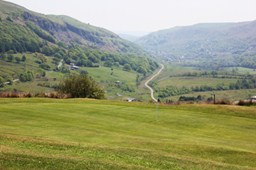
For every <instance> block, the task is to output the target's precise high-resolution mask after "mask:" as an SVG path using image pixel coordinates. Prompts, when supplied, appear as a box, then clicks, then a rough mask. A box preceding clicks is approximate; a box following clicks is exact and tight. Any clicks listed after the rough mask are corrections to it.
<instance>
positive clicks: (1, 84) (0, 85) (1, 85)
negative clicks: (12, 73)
mask: <svg viewBox="0 0 256 170" xmlns="http://www.w3.org/2000/svg"><path fill="white" fill-rule="evenodd" d="M1 87H4V79H3V78H2V77H0V88H1Z"/></svg>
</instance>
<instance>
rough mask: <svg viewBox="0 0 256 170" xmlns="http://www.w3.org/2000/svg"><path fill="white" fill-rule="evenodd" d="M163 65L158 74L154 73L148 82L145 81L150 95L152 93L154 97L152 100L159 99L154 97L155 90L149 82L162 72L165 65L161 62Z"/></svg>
mask: <svg viewBox="0 0 256 170" xmlns="http://www.w3.org/2000/svg"><path fill="white" fill-rule="evenodd" d="M160 65H161V68H160V70H159V71H158V72H157V73H156V74H154V75H153V76H152V77H151V78H150V79H148V80H147V81H146V82H145V84H144V85H145V86H146V87H147V88H148V89H149V90H150V95H151V98H152V100H154V101H155V102H157V99H156V98H155V97H154V90H153V89H152V88H151V87H150V86H149V85H148V83H149V82H150V81H152V80H153V79H154V78H156V77H157V76H158V75H159V74H160V73H161V72H162V70H163V69H164V65H163V64H160Z"/></svg>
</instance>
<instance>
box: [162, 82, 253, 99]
mask: <svg viewBox="0 0 256 170" xmlns="http://www.w3.org/2000/svg"><path fill="white" fill-rule="evenodd" d="M254 88H256V78H255V77H254V78H251V79H248V78H243V79H239V80H237V82H236V83H230V84H229V85H228V86H224V85H223V84H219V85H217V86H215V87H214V86H207V85H202V86H195V87H190V88H188V87H181V88H179V87H175V86H168V87H166V88H164V89H160V91H159V95H158V97H160V98H165V97H170V96H177V95H183V94H187V93H190V92H206V91H221V90H239V89H254Z"/></svg>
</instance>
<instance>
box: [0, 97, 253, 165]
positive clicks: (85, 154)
mask: <svg viewBox="0 0 256 170" xmlns="http://www.w3.org/2000/svg"><path fill="white" fill-rule="evenodd" d="M255 110H256V108H255V107H238V106H220V105H174V106H166V105H161V104H160V105H156V104H148V103H125V102H115V101H101V100H89V99H65V100H64V99H63V100H62V99H40V98H30V99H0V169H51V170H52V169H196V170H198V169H223V170H224V169H225V170H227V169H232V170H242V169H243V170H244V169H248V170H253V169H256V133H255V131H256V111H255Z"/></svg>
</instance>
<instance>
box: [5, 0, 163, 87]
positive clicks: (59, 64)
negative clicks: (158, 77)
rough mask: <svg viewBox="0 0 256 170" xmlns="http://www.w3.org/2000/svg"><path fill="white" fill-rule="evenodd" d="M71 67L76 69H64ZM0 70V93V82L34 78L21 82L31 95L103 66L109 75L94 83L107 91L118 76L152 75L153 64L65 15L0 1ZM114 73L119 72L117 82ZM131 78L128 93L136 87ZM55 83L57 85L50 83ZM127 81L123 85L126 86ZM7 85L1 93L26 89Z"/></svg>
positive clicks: (113, 38)
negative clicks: (37, 10) (69, 77)
mask: <svg viewBox="0 0 256 170" xmlns="http://www.w3.org/2000/svg"><path fill="white" fill-rule="evenodd" d="M72 63H73V65H75V66H78V67H79V68H80V69H79V70H69V69H70V68H71V65H72ZM0 66H1V72H0V88H1V87H2V86H3V82H12V80H16V79H20V77H21V74H22V75H23V76H24V75H25V76H27V75H31V76H30V77H33V78H28V81H27V80H26V81H23V82H21V83H25V82H26V83H28V84H29V83H30V86H31V87H32V88H31V89H30V90H31V91H35V90H34V89H41V90H40V92H42V91H44V90H43V89H42V88H41V86H40V87H39V86H34V85H35V84H41V85H42V84H44V86H45V84H47V85H46V86H47V87H53V86H56V82H58V81H59V80H60V79H61V77H63V76H64V75H66V74H69V73H70V72H71V73H80V72H81V71H83V72H85V73H88V70H89V68H94V70H93V71H92V72H93V74H95V72H97V71H101V70H104V69H99V67H104V68H105V67H108V68H109V70H110V69H111V71H108V72H111V73H109V74H108V77H109V78H108V79H107V80H106V82H102V79H101V78H99V77H94V78H96V79H97V80H98V81H99V82H102V85H103V86H110V85H109V84H110V83H113V82H110V81H112V80H113V76H114V77H115V78H114V80H115V81H118V80H120V79H122V77H123V75H121V74H119V73H121V72H122V74H128V75H129V74H130V73H132V74H133V76H132V77H135V78H136V76H137V75H138V77H140V78H142V77H144V76H146V75H148V74H150V73H151V72H152V71H154V70H155V69H156V68H157V67H158V64H157V63H156V62H154V61H153V60H152V59H150V56H149V55H148V54H146V53H145V52H144V51H143V50H142V49H141V48H140V47H138V46H137V45H135V44H133V43H131V42H129V41H126V40H124V39H121V38H120V37H119V36H118V35H116V34H114V33H112V32H111V31H108V30H106V29H104V28H99V27H95V26H92V25H90V24H85V23H82V22H80V21H78V20H76V19H73V18H71V17H68V16H56V15H43V14H39V13H36V12H33V11H30V10H28V9H26V8H23V7H21V6H18V5H15V4H13V3H9V2H5V1H2V0H0ZM76 68H77V67H76ZM90 70H91V69H90ZM105 70H106V69H105ZM113 70H115V71H114V72H113ZM115 72H118V74H119V76H118V77H117V76H116V75H114V73H115ZM126 72H127V73H126ZM128 72H129V73H128ZM104 74H105V73H103V74H102V75H104ZM110 74H111V75H110ZM111 76H112V77H111ZM135 78H134V82H133V85H132V86H133V87H132V88H136V86H135V84H136V82H135ZM56 79H57V81H56V82H51V81H52V80H56ZM48 80H49V81H50V83H49V82H47V81H48ZM122 80H123V79H122ZM35 81H36V83H35ZM108 81H109V82H108ZM129 81H130V80H127V81H125V82H123V83H124V84H125V86H126V85H127V83H129ZM9 84H11V86H10V87H9V86H8V87H9V88H6V87H5V88H4V90H11V89H14V90H18V91H24V90H26V88H20V87H21V86H14V85H15V83H14V85H12V83H9ZM28 84H27V86H28ZM33 84H34V85H33ZM49 84H50V85H49ZM23 87H24V86H23ZM50 89H52V88H50ZM0 90H1V89H0ZM45 90H47V91H48V90H49V88H48V89H45Z"/></svg>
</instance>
